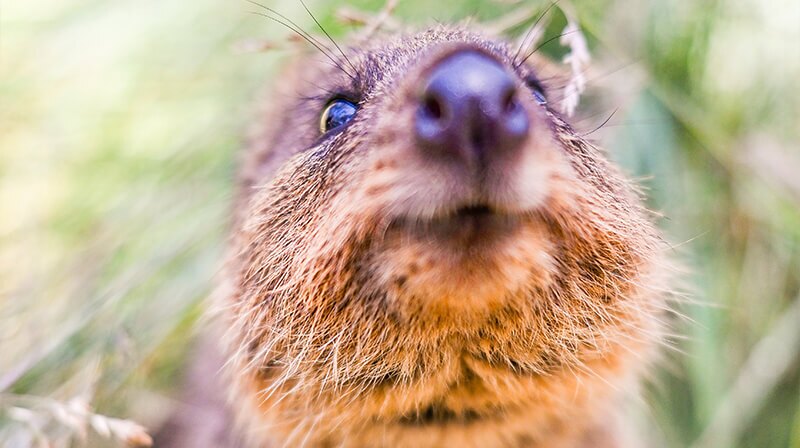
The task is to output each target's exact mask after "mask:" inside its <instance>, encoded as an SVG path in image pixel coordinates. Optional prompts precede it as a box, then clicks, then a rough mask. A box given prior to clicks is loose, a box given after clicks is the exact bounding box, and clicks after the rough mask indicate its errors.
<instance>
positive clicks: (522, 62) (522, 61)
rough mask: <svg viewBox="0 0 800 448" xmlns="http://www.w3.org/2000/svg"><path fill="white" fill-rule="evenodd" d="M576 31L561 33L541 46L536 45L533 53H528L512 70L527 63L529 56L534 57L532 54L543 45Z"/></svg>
mask: <svg viewBox="0 0 800 448" xmlns="http://www.w3.org/2000/svg"><path fill="white" fill-rule="evenodd" d="M577 31H578V30H570V31H567V32H565V33H561V34H559V35H558V36H553V37H551V38H550V39H547V40H546V41H544V42H542V43H541V44H539V45H537V46H536V48H534V49H533V51H531V52H530V53H528V55H527V56H525V59H523V60H521V61H520V62H519V64H517V65H515V66H514V68H515V69H516V68H519V67H520V66H521V65H522V64H524V63H525V61H527V60H528V59H529V58H530V57H531V56H533V55H534V53H536V52H537V51H539V50H540V49H541V48H542V47H544V46H545V45H547V44H549V43H550V42H552V41H554V40H556V39H560V38H562V37H564V36H567V35H569V34H572V33H575V32H577Z"/></svg>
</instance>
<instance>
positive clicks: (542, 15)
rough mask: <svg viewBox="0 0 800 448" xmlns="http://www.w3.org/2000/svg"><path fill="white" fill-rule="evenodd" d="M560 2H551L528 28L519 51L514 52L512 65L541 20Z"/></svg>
mask: <svg viewBox="0 0 800 448" xmlns="http://www.w3.org/2000/svg"><path fill="white" fill-rule="evenodd" d="M558 2H559V0H555V1H554V2H552V3H550V6H548V7H547V8H546V9H545V10H544V11H542V13H541V14H539V17H538V18H537V19H536V21H535V22H534V23H533V25H531V27H530V28H529V29H528V32H527V33H525V37H524V38H523V39H522V41H521V42H520V43H519V47H517V51H516V53H514V57H513V58H511V64H512V65H515V63H516V60H517V58H518V57H519V54H520V52H522V49H523V48H524V47H525V43H526V42H528V39H529V38H530V37H531V34H533V32H534V30H536V26H537V25H539V22H541V20H542V19H543V18H544V16H545V15H546V14H547V13H548V12H549V11H550V10H551V9H553V6H555V5H556V4H557V3H558ZM523 62H524V61H523ZM519 65H522V64H519ZM519 65H515V66H516V67H519Z"/></svg>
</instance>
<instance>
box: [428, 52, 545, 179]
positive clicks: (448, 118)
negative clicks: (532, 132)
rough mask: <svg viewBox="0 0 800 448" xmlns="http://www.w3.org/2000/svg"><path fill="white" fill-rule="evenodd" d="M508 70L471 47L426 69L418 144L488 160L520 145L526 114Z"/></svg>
mask: <svg viewBox="0 0 800 448" xmlns="http://www.w3.org/2000/svg"><path fill="white" fill-rule="evenodd" d="M517 96H518V92H517V84H516V83H515V82H514V78H512V75H511V74H509V73H508V71H507V70H506V69H505V68H504V67H503V65H501V64H500V62H498V61H497V60H495V59H494V58H492V57H490V56H488V55H485V54H483V53H480V52H478V51H475V50H460V51H458V52H455V53H453V54H450V55H448V56H446V57H444V58H443V59H442V60H440V61H439V62H437V63H436V64H435V65H434V66H433V67H432V68H431V69H430V71H429V72H428V75H427V77H426V79H425V80H424V87H423V90H422V95H421V97H420V99H419V104H418V109H417V114H416V123H415V134H416V139H417V145H418V146H419V147H420V149H421V150H423V151H426V152H432V153H434V154H436V155H445V156H452V157H457V158H459V159H460V160H461V161H462V162H464V163H468V164H474V163H478V164H486V163H488V162H489V160H490V159H491V158H492V157H493V156H496V155H497V154H499V153H501V152H508V151H514V150H516V149H517V148H519V147H520V146H522V143H523V141H524V140H525V137H526V136H527V134H528V127H529V126H530V120H529V117H528V114H527V112H526V110H525V108H524V107H523V106H522V105H521V104H520V103H519V101H518V98H517Z"/></svg>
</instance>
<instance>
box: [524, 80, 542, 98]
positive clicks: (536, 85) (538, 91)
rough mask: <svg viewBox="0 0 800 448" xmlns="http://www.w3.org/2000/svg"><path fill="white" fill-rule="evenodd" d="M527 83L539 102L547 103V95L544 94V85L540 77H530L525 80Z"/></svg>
mask: <svg viewBox="0 0 800 448" xmlns="http://www.w3.org/2000/svg"><path fill="white" fill-rule="evenodd" d="M525 84H527V85H528V88H529V89H531V92H533V98H534V99H535V100H536V102H537V103H539V104H545V103H547V96H546V95H545V94H544V87H542V83H541V82H539V80H538V79H536V78H534V77H529V78H528V79H526V80H525Z"/></svg>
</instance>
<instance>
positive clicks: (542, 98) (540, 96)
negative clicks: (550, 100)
mask: <svg viewBox="0 0 800 448" xmlns="http://www.w3.org/2000/svg"><path fill="white" fill-rule="evenodd" d="M533 98H534V99H535V100H536V102H537V103H539V104H544V103H546V102H547V98H545V96H544V93H542V91H541V90H539V89H536V90H534V91H533Z"/></svg>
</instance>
